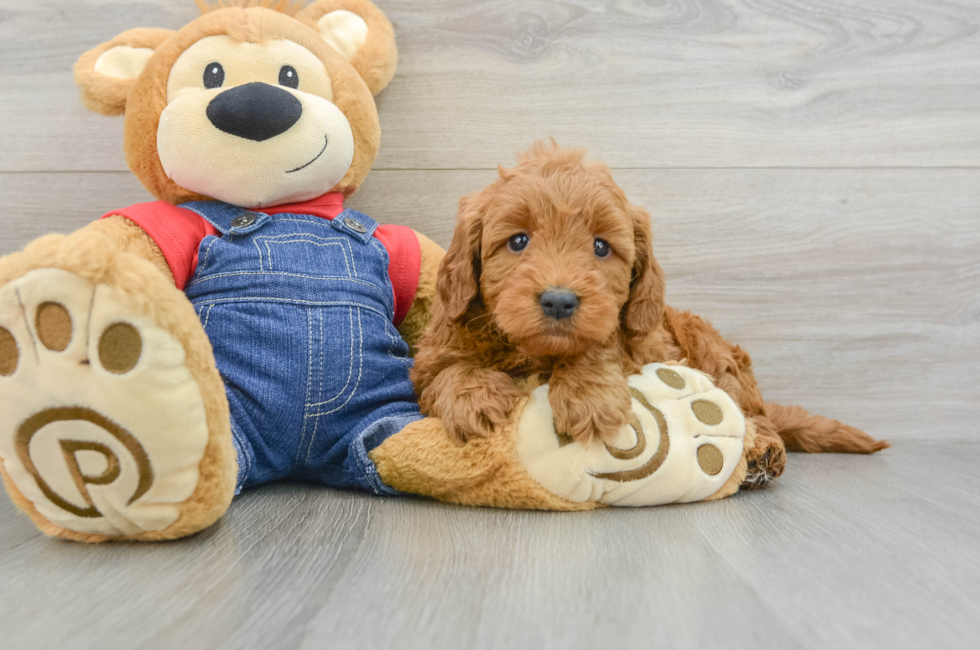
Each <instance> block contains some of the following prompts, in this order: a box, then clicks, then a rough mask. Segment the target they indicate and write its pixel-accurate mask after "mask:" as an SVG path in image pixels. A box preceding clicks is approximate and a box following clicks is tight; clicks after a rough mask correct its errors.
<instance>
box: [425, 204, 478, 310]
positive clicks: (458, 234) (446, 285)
mask: <svg viewBox="0 0 980 650" xmlns="http://www.w3.org/2000/svg"><path fill="white" fill-rule="evenodd" d="M482 237H483V208H482V201H481V200H480V197H479V195H476V196H465V197H463V199H462V200H460V202H459V215H458V216H457V218H456V231H455V232H454V233H453V241H452V242H451V243H450V244H449V250H447V251H446V256H445V257H443V258H442V262H441V263H440V264H439V277H438V279H437V280H436V291H438V292H439V298H441V299H442V303H443V305H445V307H446V313H447V315H448V316H449V317H450V318H452V319H453V320H456V319H458V318H460V317H462V316H463V314H465V313H466V310H467V309H468V308H469V306H470V303H472V302H473V300H474V299H475V298H476V296H477V293H478V291H479V288H480V241H481V239H482Z"/></svg>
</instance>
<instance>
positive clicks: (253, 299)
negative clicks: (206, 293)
mask: <svg viewBox="0 0 980 650" xmlns="http://www.w3.org/2000/svg"><path fill="white" fill-rule="evenodd" d="M256 301H262V302H272V303H283V304H287V305H290V304H297V305H312V306H315V307H336V306H343V307H357V308H358V309H367V310H368V311H373V312H374V313H375V314H378V315H380V316H381V317H382V318H388V315H387V314H385V313H384V312H382V311H381V310H380V309H378V308H377V307H374V306H372V305H365V304H364V303H360V302H354V301H352V300H323V301H316V300H300V299H299V298H278V297H275V296H242V297H239V298H218V299H213V298H208V299H207V300H201V301H200V302H191V304H192V305H199V304H202V303H203V304H208V303H212V304H215V305H216V304H218V303H219V302H220V303H227V302H256Z"/></svg>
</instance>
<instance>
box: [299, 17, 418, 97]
mask: <svg viewBox="0 0 980 650" xmlns="http://www.w3.org/2000/svg"><path fill="white" fill-rule="evenodd" d="M296 18H297V19H299V20H300V21H302V22H304V23H306V24H307V25H309V26H311V27H312V28H313V29H315V30H316V31H318V32H319V33H320V36H322V37H323V40H325V41H326V42H327V43H328V44H329V45H330V46H331V47H332V48H333V49H335V50H337V52H339V53H340V55H341V56H343V57H344V58H345V59H347V61H348V62H350V64H351V65H352V66H353V67H354V69H355V70H357V73H358V74H359V75H361V78H362V79H363V80H364V82H365V83H366V84H367V86H368V89H370V91H371V94H372V95H377V94H378V93H379V92H381V91H382V90H384V87H385V86H387V85H388V82H389V81H391V78H392V77H393V76H394V74H395V67H396V66H397V65H398V49H397V48H396V47H395V30H394V28H392V26H391V23H390V22H388V19H387V18H386V17H385V15H384V14H383V13H382V12H381V10H380V9H378V8H377V7H375V6H374V5H373V4H372V3H370V2H368V0H317V2H314V3H313V4H311V5H309V6H308V7H306V8H305V9H303V10H302V11H301V12H300V13H299V14H297V15H296Z"/></svg>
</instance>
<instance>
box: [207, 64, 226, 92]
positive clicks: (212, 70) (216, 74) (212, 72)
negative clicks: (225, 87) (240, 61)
mask: <svg viewBox="0 0 980 650" xmlns="http://www.w3.org/2000/svg"><path fill="white" fill-rule="evenodd" d="M224 83H225V69H224V68H223V67H221V64H220V63H218V62H217V61H214V62H211V63H209V64H208V65H207V67H206V68H204V87H205V88H221V86H222V84H224Z"/></svg>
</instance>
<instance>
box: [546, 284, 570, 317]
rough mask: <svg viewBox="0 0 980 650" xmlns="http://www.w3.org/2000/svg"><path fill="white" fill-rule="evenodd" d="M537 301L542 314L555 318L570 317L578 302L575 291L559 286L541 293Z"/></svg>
mask: <svg viewBox="0 0 980 650" xmlns="http://www.w3.org/2000/svg"><path fill="white" fill-rule="evenodd" d="M539 302H540V303H541V311H543V312H544V315H545V316H547V317H548V318H553V319H555V320H564V319H566V318H571V316H572V315H573V314H575V310H576V309H578V304H579V300H578V296H576V295H575V292H573V291H569V290H568V289H564V288H560V287H559V288H557V289H548V290H547V291H545V292H544V293H542V294H541V298H540V299H539Z"/></svg>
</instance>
